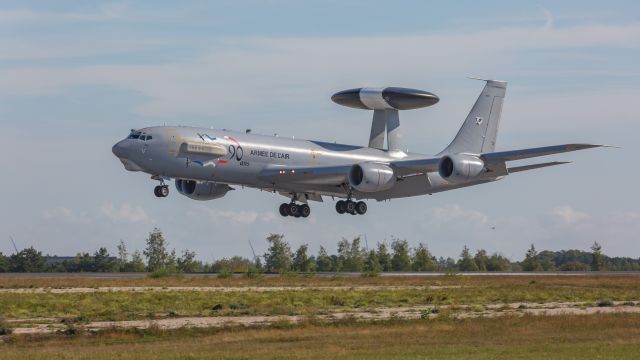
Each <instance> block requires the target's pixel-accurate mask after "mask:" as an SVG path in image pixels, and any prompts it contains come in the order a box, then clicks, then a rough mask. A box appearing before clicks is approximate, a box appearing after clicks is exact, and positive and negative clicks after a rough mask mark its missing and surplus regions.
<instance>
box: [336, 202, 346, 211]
mask: <svg viewBox="0 0 640 360" xmlns="http://www.w3.org/2000/svg"><path fill="white" fill-rule="evenodd" d="M336 211H337V212H338V214H344V213H345V212H346V204H345V201H344V200H338V202H337V203H336Z"/></svg>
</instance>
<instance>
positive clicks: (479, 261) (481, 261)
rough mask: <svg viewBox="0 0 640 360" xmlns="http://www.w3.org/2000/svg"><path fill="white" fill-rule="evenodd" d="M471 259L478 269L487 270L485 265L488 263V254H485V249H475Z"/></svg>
mask: <svg viewBox="0 0 640 360" xmlns="http://www.w3.org/2000/svg"><path fill="white" fill-rule="evenodd" d="M473 261H475V263H476V265H477V266H478V270H479V271H487V266H488V265H489V256H487V251H486V250H484V249H480V250H478V251H476V255H475V256H474V257H473Z"/></svg>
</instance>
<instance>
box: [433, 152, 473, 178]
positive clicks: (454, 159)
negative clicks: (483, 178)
mask: <svg viewBox="0 0 640 360" xmlns="http://www.w3.org/2000/svg"><path fill="white" fill-rule="evenodd" d="M483 171H484V161H482V159H480V158H479V157H477V156H473V155H467V154H455V155H446V156H444V157H442V159H440V163H439V164H438V173H439V174H440V176H441V177H442V178H443V179H445V180H446V181H448V182H451V183H458V182H464V181H468V180H470V179H472V178H474V177H476V176H478V175H480V174H481V173H482V172H483Z"/></svg>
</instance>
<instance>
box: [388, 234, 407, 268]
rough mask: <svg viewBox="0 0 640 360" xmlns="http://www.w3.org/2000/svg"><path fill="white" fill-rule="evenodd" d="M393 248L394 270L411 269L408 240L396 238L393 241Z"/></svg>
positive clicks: (392, 261)
mask: <svg viewBox="0 0 640 360" xmlns="http://www.w3.org/2000/svg"><path fill="white" fill-rule="evenodd" d="M391 249H392V250H393V256H392V257H391V268H392V269H393V271H411V256H410V255H409V243H408V242H407V240H400V239H394V240H393V241H392V242H391Z"/></svg>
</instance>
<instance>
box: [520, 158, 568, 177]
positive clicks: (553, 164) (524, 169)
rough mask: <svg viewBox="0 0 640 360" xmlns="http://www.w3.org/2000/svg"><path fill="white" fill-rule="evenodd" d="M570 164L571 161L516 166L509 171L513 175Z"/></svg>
mask: <svg viewBox="0 0 640 360" xmlns="http://www.w3.org/2000/svg"><path fill="white" fill-rule="evenodd" d="M570 163H571V161H552V162H546V163H541V164H532V165H524V166H515V167H510V168H508V169H507V170H509V174H511V173H515V172H520V171H527V170H533V169H540V168H543V167H547V166H555V165H563V164H570Z"/></svg>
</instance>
